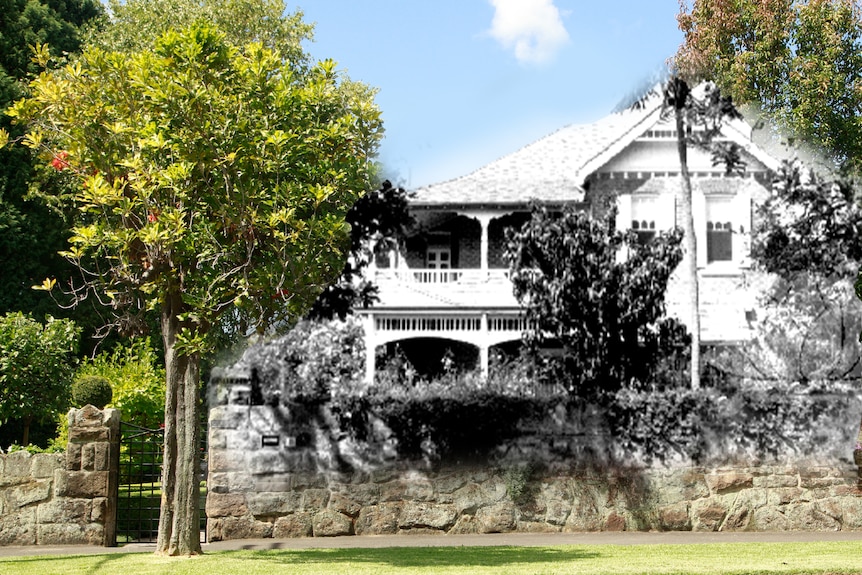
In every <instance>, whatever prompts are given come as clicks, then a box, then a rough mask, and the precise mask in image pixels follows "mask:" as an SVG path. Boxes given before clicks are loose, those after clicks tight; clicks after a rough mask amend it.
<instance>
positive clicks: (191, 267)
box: [11, 24, 382, 554]
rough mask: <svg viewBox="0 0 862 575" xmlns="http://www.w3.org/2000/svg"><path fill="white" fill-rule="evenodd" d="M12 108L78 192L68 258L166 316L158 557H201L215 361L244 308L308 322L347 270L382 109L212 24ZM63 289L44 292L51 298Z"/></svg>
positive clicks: (104, 285) (122, 311) (61, 79)
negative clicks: (203, 400)
mask: <svg viewBox="0 0 862 575" xmlns="http://www.w3.org/2000/svg"><path fill="white" fill-rule="evenodd" d="M31 93H32V96H31V97H30V98H29V99H26V100H23V101H20V102H18V103H16V105H15V106H13V108H12V109H11V114H12V115H13V116H14V117H15V118H16V119H17V120H18V121H20V122H26V123H28V125H29V132H28V135H27V136H26V140H25V143H26V144H27V145H29V146H30V147H31V148H33V149H34V150H37V151H38V152H39V153H40V157H41V158H42V160H43V161H44V162H46V163H51V164H53V165H54V167H55V168H56V169H57V170H59V171H61V172H63V173H64V174H66V175H67V177H69V178H71V179H72V180H74V181H75V182H76V184H77V187H76V188H75V194H74V200H75V203H76V205H77V206H78V212H79V220H78V221H77V223H76V225H75V226H74V227H73V235H72V238H71V239H70V247H69V249H68V250H67V251H66V252H65V253H66V256H67V257H68V258H70V259H71V260H72V261H73V262H75V263H76V264H77V265H78V266H79V268H80V270H81V277H80V279H79V281H78V282H76V283H74V284H73V285H71V286H68V287H69V288H71V290H72V291H73V292H74V293H75V294H77V295H78V296H84V294H93V295H96V296H97V297H100V298H103V299H104V300H106V302H107V303H109V304H110V306H111V307H112V308H113V309H114V311H115V314H116V320H117V323H118V325H119V326H120V327H121V328H123V329H124V330H126V331H135V330H136V329H137V328H138V327H139V326H140V323H141V317H142V316H141V314H142V313H143V312H145V311H146V310H147V309H156V310H158V311H159V314H160V317H161V328H162V329H161V330H162V339H163V341H164V347H165V366H166V377H167V393H166V400H165V401H166V404H165V405H166V407H165V463H164V484H163V491H162V493H163V500H162V501H163V505H162V507H163V512H162V519H161V524H160V530H159V543H158V545H157V547H158V550H159V552H162V553H168V554H189V553H197V552H199V551H200V543H199V541H198V532H197V522H196V518H197V503H196V501H197V491H196V490H197V485H196V480H195V478H196V477H197V476H198V473H197V469H198V461H197V438H198V435H197V434H198V431H197V423H198V409H199V407H198V385H199V378H200V372H199V369H200V367H199V363H200V353H201V351H203V350H205V349H207V347H208V345H209V344H210V343H211V341H210V339H209V337H208V336H209V333H210V328H211V327H212V326H213V325H214V324H215V323H216V322H217V321H218V320H219V318H220V317H221V316H222V315H223V314H226V313H228V312H231V313H237V314H240V315H241V316H242V317H243V318H244V319H245V320H246V321H248V322H249V323H248V324H249V325H251V326H256V327H258V328H259V329H265V328H266V327H267V326H269V325H272V324H273V323H277V322H292V321H294V320H295V319H297V318H299V317H300V316H301V315H303V314H304V313H305V312H306V310H307V309H308V308H309V307H310V306H311V304H312V303H313V302H314V300H315V298H316V297H317V295H318V294H319V293H320V291H321V290H322V289H323V288H324V287H325V286H326V285H327V284H328V283H329V282H331V281H332V280H334V279H335V278H336V277H337V276H338V274H339V273H340V272H341V270H342V268H343V265H344V259H345V256H346V253H347V250H348V249H349V226H348V225H347V224H346V223H345V216H346V214H347V212H348V210H349V209H350V207H351V206H352V205H353V203H354V202H355V201H356V199H357V198H359V197H360V196H361V195H362V193H363V192H364V190H366V189H368V188H369V187H370V184H369V182H370V173H371V172H372V167H373V166H372V164H371V157H372V156H373V154H374V153H375V151H376V147H377V143H378V141H379V138H380V137H381V133H382V127H381V123H380V113H379V111H378V109H377V107H376V106H375V105H374V103H373V92H372V91H371V90H370V89H368V88H367V87H365V86H363V85H361V84H356V83H349V82H345V83H344V84H342V83H340V81H339V74H338V72H337V71H336V68H335V64H334V63H333V62H331V61H324V62H320V63H318V64H316V65H314V66H312V67H310V68H309V69H308V70H307V71H297V70H296V69H295V67H294V66H293V65H292V63H291V62H290V61H288V60H286V59H285V58H283V57H282V56H281V55H280V54H279V53H277V52H275V51H273V50H270V49H268V48H266V47H264V46H263V45H261V44H260V43H254V44H250V45H247V46H244V47H238V46H236V45H234V44H232V43H230V42H228V41H227V40H226V39H225V35H224V34H223V33H221V32H220V31H218V30H217V29H215V28H213V27H211V26H208V25H204V24H197V25H194V26H192V27H191V28H189V29H186V30H183V31H174V30H169V31H168V32H166V33H164V34H163V35H162V36H161V37H159V39H158V40H157V41H156V43H155V46H154V48H153V49H148V50H142V51H140V52H135V53H132V54H129V53H121V52H109V51H105V50H103V49H100V48H91V49H88V50H86V51H85V52H84V54H83V56H82V57H81V58H80V59H79V60H77V61H75V62H74V63H72V64H70V65H67V66H65V67H63V68H62V69H60V70H57V71H54V72H50V73H46V74H43V75H41V76H40V77H39V78H37V79H36V80H34V81H33V82H32V83H31ZM50 286H51V284H50V282H49V283H48V284H46V287H50Z"/></svg>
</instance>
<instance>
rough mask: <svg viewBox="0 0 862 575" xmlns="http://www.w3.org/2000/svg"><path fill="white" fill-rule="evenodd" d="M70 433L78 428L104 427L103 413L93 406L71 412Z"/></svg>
mask: <svg viewBox="0 0 862 575" xmlns="http://www.w3.org/2000/svg"><path fill="white" fill-rule="evenodd" d="M70 415H72V419H71V421H69V431H71V430H72V429H74V428H76V427H103V423H104V420H103V419H102V411H101V410H100V409H98V408H97V407H94V406H92V405H85V406H84V407H82V408H81V409H74V410H72V411H70Z"/></svg>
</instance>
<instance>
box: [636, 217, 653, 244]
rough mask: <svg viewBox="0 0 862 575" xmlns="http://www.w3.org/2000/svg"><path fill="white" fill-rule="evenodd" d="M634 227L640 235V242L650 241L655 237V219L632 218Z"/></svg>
mask: <svg viewBox="0 0 862 575" xmlns="http://www.w3.org/2000/svg"><path fill="white" fill-rule="evenodd" d="M632 229H633V230H634V231H635V233H637V235H638V243H639V244H641V245H644V244H647V243H649V242H650V241H651V240H652V239H653V238H654V237H655V220H649V221H647V220H641V221H638V220H632Z"/></svg>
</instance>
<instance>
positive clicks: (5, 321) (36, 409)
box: [0, 312, 79, 445]
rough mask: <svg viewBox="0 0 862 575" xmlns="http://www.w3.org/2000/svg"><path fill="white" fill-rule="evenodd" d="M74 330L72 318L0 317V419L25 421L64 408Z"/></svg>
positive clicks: (74, 348) (71, 369)
mask: <svg viewBox="0 0 862 575" xmlns="http://www.w3.org/2000/svg"><path fill="white" fill-rule="evenodd" d="M78 335H79V330H78V328H77V327H76V326H75V324H74V322H72V321H69V320H55V319H53V318H48V321H47V323H46V324H45V325H42V324H41V323H39V322H38V321H35V320H34V319H32V318H30V317H28V316H26V315H24V314H22V313H20V312H16V313H7V314H5V315H3V316H0V423H5V422H6V421H7V420H9V419H20V420H22V421H23V423H24V429H23V436H22V445H27V444H28V443H29V437H28V435H29V429H30V423H31V422H33V421H37V420H45V419H49V418H51V417H54V416H55V415H57V413H60V412H62V411H63V410H65V409H67V408H68V407H69V390H70V384H71V382H72V375H73V373H74V369H75V359H76V358H75V353H76V352H77V350H78Z"/></svg>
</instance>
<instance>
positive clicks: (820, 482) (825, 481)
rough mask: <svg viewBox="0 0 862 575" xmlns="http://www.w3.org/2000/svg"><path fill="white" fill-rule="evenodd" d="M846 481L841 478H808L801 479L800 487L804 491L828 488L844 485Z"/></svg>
mask: <svg viewBox="0 0 862 575" xmlns="http://www.w3.org/2000/svg"><path fill="white" fill-rule="evenodd" d="M843 484H844V480H843V479H842V478H840V477H806V476H802V477H800V478H799V486H800V487H802V488H803V489H818V488H824V487H826V488H828V487H833V486H835V485H843Z"/></svg>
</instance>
